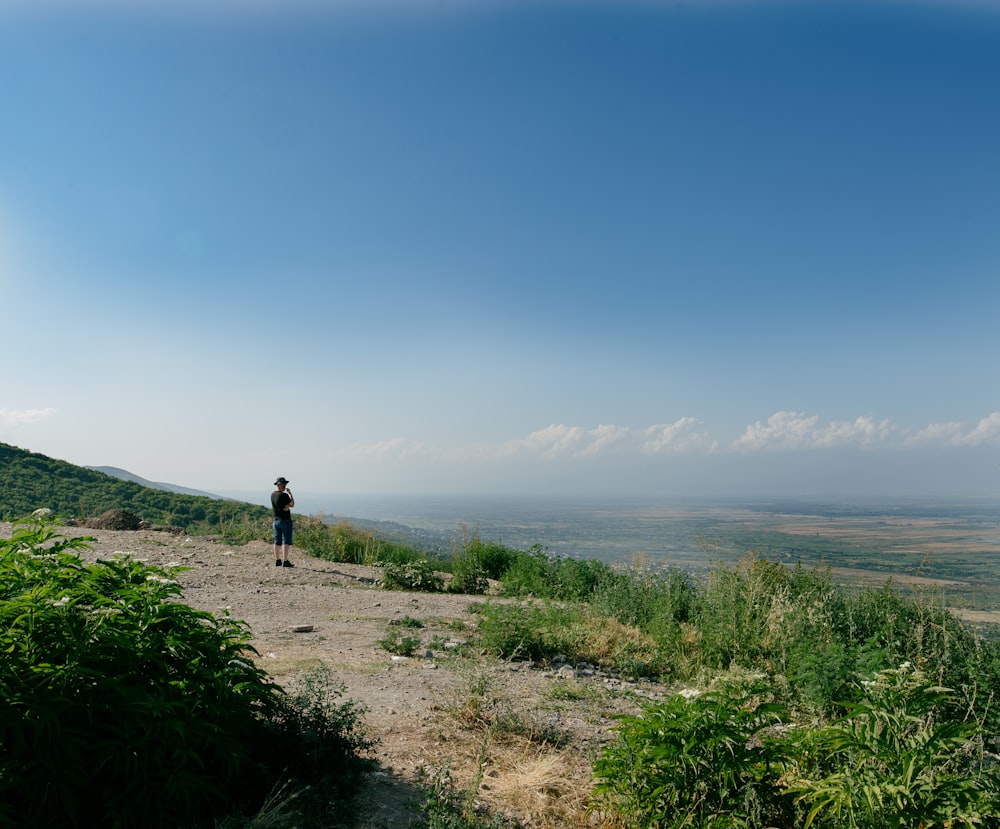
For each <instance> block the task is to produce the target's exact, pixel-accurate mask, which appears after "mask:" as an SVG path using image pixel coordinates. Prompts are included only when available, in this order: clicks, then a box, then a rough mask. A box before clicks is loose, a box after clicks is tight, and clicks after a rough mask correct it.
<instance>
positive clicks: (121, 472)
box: [84, 466, 223, 498]
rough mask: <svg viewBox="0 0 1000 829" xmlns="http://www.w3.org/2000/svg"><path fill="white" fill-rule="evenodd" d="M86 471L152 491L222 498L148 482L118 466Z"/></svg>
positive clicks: (100, 467) (172, 485)
mask: <svg viewBox="0 0 1000 829" xmlns="http://www.w3.org/2000/svg"><path fill="white" fill-rule="evenodd" d="M84 469H93V470H94V471H95V472H103V473H104V474H105V475H110V476H111V477H112V478H120V479H121V480H123V481H131V482H132V483H134V484H139V486H146V487H149V488H150V489H162V490H163V491H164V492H176V493H177V494H178V495H200V496H202V497H203V498H222V497H223V496H221V495H214V494H213V493H211V492H203V491H202V490H200V489H189V488H188V487H186V486H177V484H165V483H163V482H162V481H147V480H146V479H145V478H140V477H139V476H138V475H136V474H134V473H132V472H129V471H128V470H127V469H119V468H118V467H117V466H85V467H84Z"/></svg>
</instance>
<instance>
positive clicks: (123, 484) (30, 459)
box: [0, 443, 270, 531]
mask: <svg viewBox="0 0 1000 829" xmlns="http://www.w3.org/2000/svg"><path fill="white" fill-rule="evenodd" d="M119 471H121V470H119ZM126 474H127V473H126ZM133 477H136V476H133ZM141 480H142V479H141V478H139V479H137V480H123V479H122V478H121V477H119V476H116V475H109V474H106V473H105V472H103V471H101V470H100V469H94V468H88V467H85V466H76V465H74V464H71V463H67V462H66V461H60V460H56V459H55V458H50V457H48V456H46V455H40V454H38V453H36V452H29V451H27V450H26V449H19V448H18V447H16V446H10V445H8V444H6V443H0V520H4V521H11V520H14V519H17V518H24V517H25V516H27V515H30V514H31V513H32V512H34V511H35V510H36V509H41V508H48V509H50V510H52V511H53V512H54V513H55V514H56V515H59V516H61V517H63V518H93V517H97V516H99V515H102V514H103V513H105V512H107V511H108V510H112V509H123V510H128V511H129V512H132V513H135V514H136V515H138V516H139V517H140V518H142V519H143V520H145V521H147V522H149V523H150V524H164V525H169V526H175V527H183V528H184V529H186V530H192V531H193V530H197V529H202V530H205V529H207V530H211V529H212V528H214V527H217V526H218V525H219V524H220V523H221V522H223V521H227V520H233V519H235V518H238V517H242V516H249V517H252V518H256V517H261V518H263V517H266V516H267V515H268V514H269V513H270V510H269V509H267V508H265V507H262V506H260V505H257V504H249V503H244V502H242V501H232V500H229V499H223V498H220V497H219V496H215V495H208V494H207V493H206V494H189V493H194V492H196V490H187V491H175V490H166V489H164V488H162V487H163V486H164V485H156V484H151V483H150V482H148V481H147V482H145V483H139V482H138V481H141ZM176 489H178V490H183V488H182V487H177V488H176Z"/></svg>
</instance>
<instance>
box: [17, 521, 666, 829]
mask: <svg viewBox="0 0 1000 829" xmlns="http://www.w3.org/2000/svg"><path fill="white" fill-rule="evenodd" d="M10 531H11V528H10V525H9V524H0V535H2V536H9V534H10ZM63 532H64V533H65V534H66V535H69V536H79V535H86V536H88V537H90V538H91V539H92V541H90V542H89V550H87V551H86V552H85V553H84V556H85V557H86V558H90V559H96V558H109V557H112V556H114V555H116V554H129V555H132V556H135V557H137V558H139V559H142V560H144V561H145V562H147V563H148V564H151V565H155V566H160V567H172V566H178V565H179V566H183V567H184V568H187V569H186V570H184V571H183V572H182V573H181V574H180V575H179V576H178V579H179V581H180V583H181V585H182V587H183V591H184V600H185V601H186V602H187V603H188V604H190V605H191V606H193V607H196V608H199V609H204V610H210V611H213V612H221V611H223V610H224V609H228V610H229V612H230V613H231V614H232V616H233V617H234V618H237V619H242V620H244V621H245V622H247V623H248V625H249V626H250V629H251V631H252V632H253V645H254V647H255V648H256V650H257V651H258V653H259V660H260V663H261V665H262V666H263V667H264V668H265V669H266V670H267V671H268V672H269V673H270V674H271V675H272V676H273V677H275V679H276V680H277V681H279V682H281V683H282V684H283V685H286V686H287V687H294V685H295V683H296V682H297V681H298V680H299V679H300V678H301V677H302V676H303V674H304V673H305V672H307V671H308V670H310V669H312V668H315V667H317V666H319V665H321V664H323V665H326V666H328V667H329V668H330V669H331V670H332V672H333V676H334V678H335V681H336V682H337V683H341V684H342V685H343V686H344V692H343V696H344V698H345V699H349V700H353V701H355V702H357V704H358V705H359V706H360V707H361V708H362V709H363V714H362V716H361V721H362V723H363V725H364V729H365V731H366V733H367V734H368V735H369V736H370V737H372V738H374V739H375V740H376V741H377V743H376V746H375V748H374V751H373V755H374V757H375V759H376V760H377V762H378V771H377V772H376V774H374V775H373V776H372V778H371V780H370V782H369V788H368V790H367V791H365V792H363V793H361V797H360V798H359V801H358V802H359V804H362V808H361V809H360V812H361V816H360V821H359V826H360V827H361V828H362V829H388V828H389V827H407V826H408V825H409V824H410V821H411V819H412V818H413V817H414V816H415V815H416V814H417V808H416V805H415V804H416V803H417V802H418V801H419V800H420V798H421V791H422V790H421V787H420V785H419V783H420V780H421V779H422V778H421V769H423V770H425V771H429V772H430V773H432V774H435V773H437V774H440V773H443V772H445V771H447V772H448V773H449V774H450V776H451V779H452V780H453V786H454V788H455V790H456V791H457V792H459V793H462V794H463V795H464V796H468V797H469V799H470V802H471V800H472V799H474V800H475V802H476V803H477V804H481V805H486V806H488V807H489V808H490V809H492V810H493V811H495V812H501V813H507V814H510V815H513V816H515V817H517V818H518V819H519V820H521V821H523V823H524V825H526V826H532V827H556V826H584V825H590V824H588V822H587V818H586V817H585V816H584V813H585V799H586V794H587V791H588V790H589V781H590V761H591V759H592V758H593V756H594V754H595V752H596V751H597V750H598V749H599V747H600V745H602V744H603V743H604V742H605V741H606V740H608V739H609V738H610V737H611V736H612V729H613V727H614V724H615V718H616V716H617V715H619V714H622V713H634V712H636V711H637V710H638V709H639V706H640V705H641V703H642V702H643V701H644V700H646V699H648V698H649V697H651V696H656V695H658V694H659V693H660V692H661V691H662V689H659V688H656V687H653V686H650V685H647V684H634V683H628V682H624V681H622V680H620V679H618V678H615V677H612V676H607V675H604V674H601V673H600V672H596V671H593V670H592V669H590V668H589V667H588V666H571V665H565V664H556V665H552V666H537V665H529V664H527V663H524V662H503V661H497V660H495V659H492V658H489V657H488V656H486V655H485V654H482V653H480V651H479V650H478V648H477V646H476V625H477V615H476V613H475V612H474V610H475V606H476V605H477V604H480V603H482V602H483V601H486V600H487V599H486V598H485V597H482V596H463V595H452V594H430V593H406V592H398V591H388V590H384V589H382V588H380V587H379V586H378V581H377V580H378V576H379V572H378V570H377V569H375V568H371V567H363V566H357V565H348V564H341V563H335V562H329V561H324V560H320V559H316V558H311V557H309V556H306V555H304V554H303V553H302V552H301V551H300V550H298V549H294V550H293V561H294V564H295V567H293V568H283V567H282V568H277V567H275V566H274V559H273V554H272V547H271V545H269V544H267V543H264V542H253V543H251V544H248V545H245V546H242V547H232V546H227V545H225V544H222V543H220V542H219V541H218V540H215V539H212V538H205V537H188V536H185V535H175V534H171V533H168V532H163V531H156V530H146V529H140V530H102V529H89V528H76V527H67V528H65V529H64V530H63ZM489 600H491V601H495V600H497V599H489ZM404 620H405V621H410V620H417V621H419V622H420V623H422V625H423V627H420V628H412V627H408V626H404V625H400V624H399V623H400V622H401V621H404ZM397 632H398V633H401V634H403V635H407V636H419V637H420V641H421V644H420V647H419V648H418V649H417V651H416V655H414V656H411V657H409V658H404V657H401V656H399V655H397V654H393V653H391V652H390V651H389V650H387V649H386V648H385V647H384V646H383V645H382V644H380V641H381V640H385V639H386V638H387V637H390V636H391V635H392V634H393V633H397ZM423 779H426V778H423Z"/></svg>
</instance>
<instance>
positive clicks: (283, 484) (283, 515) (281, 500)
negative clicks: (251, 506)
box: [271, 477, 295, 567]
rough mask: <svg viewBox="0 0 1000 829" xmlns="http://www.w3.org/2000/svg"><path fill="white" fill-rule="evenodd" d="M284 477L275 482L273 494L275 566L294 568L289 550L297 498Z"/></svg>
mask: <svg viewBox="0 0 1000 829" xmlns="http://www.w3.org/2000/svg"><path fill="white" fill-rule="evenodd" d="M288 483H289V482H288V480H287V479H286V478H284V477H282V478H278V480H276V481H275V482H274V487H275V489H274V492H272V493H271V509H272V510H273V511H274V566H275V567H294V566H295V565H294V564H292V562H290V561H289V560H288V548H289V547H291V546H292V507H294V506H295V498H294V496H293V495H292V491H291V490H290V489H289V488H288Z"/></svg>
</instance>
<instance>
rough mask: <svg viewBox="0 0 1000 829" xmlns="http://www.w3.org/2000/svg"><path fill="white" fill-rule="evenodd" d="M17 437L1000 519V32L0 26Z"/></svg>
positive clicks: (443, 24)
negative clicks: (952, 506)
mask: <svg viewBox="0 0 1000 829" xmlns="http://www.w3.org/2000/svg"><path fill="white" fill-rule="evenodd" d="M0 77H3V78H4V79H5V82H4V84H3V89H2V91H0V102H2V109H0V111H2V113H3V116H2V117H3V121H4V125H3V129H2V130H0V290H2V296H3V297H4V305H5V311H6V313H5V314H4V326H3V330H4V334H5V339H6V341H7V343H6V348H5V349H4V350H3V356H2V358H0V360H2V363H0V365H2V375H3V378H4V380H3V383H2V386H0V441H4V442H7V443H12V444H14V445H17V446H21V447H23V448H26V449H30V450H32V451H36V452H41V453H43V454H47V455H51V456H54V457H58V458H62V459H65V460H69V461H71V462H73V463H78V464H85V465H112V466H120V467H124V468H126V469H129V470H130V471H132V472H135V473H137V474H139V475H142V476H143V477H146V478H150V479H153V480H161V481H170V482H174V483H180V484H184V485H187V486H193V487H197V488H201V489H208V490H212V491H219V492H229V491H244V490H254V489H256V488H258V487H262V488H263V490H264V491H265V492H266V491H268V490H269V489H270V484H271V482H272V481H273V479H274V477H275V476H276V475H279V474H280V475H285V476H287V477H288V478H290V479H291V480H292V481H293V482H294V483H293V487H294V488H296V489H297V490H298V491H299V492H306V491H311V492H324V493H336V492H345V493H346V492H360V493H365V492H367V493H412V492H429V493H449V494H451V493H483V494H493V493H495V494H550V495H567V494H570V495H571V494H584V493H586V494H600V495H604V494H640V493H641V494H651V495H661V494H662V495H665V496H668V495H682V494H683V495H744V494H759V495H763V494H788V493H791V494H823V495H827V494H844V495H852V494H853V495H860V494H879V495H889V496H893V495H900V496H902V495H910V494H928V495H935V496H936V495H953V494H954V495H959V494H960V495H985V496H988V497H997V496H1000V451H998V450H1000V399H998V383H997V364H998V358H1000V333H998V331H997V321H998V300H1000V278H998V277H1000V108H998V107H997V106H996V96H997V89H998V88H1000V10H998V9H997V7H996V6H995V5H993V4H991V3H973V2H967V3H960V2H959V3H956V2H949V3H944V2H941V3H929V2H924V3H917V2H914V3H904V2H889V1H888V0H887V1H886V2H866V3H857V4H852V3H850V2H837V3H826V2H804V1H803V2H796V3H772V2H764V1H763V0H761V2H753V0H745V2H739V3H736V2H732V3H727V2H722V1H721V0H706V2H697V3H696V2H687V3H683V2H656V0H646V2H634V3H629V2H620V3H608V2H574V1H573V0H561V2H537V3H515V2H510V3H493V2H485V0H482V1H481V2H480V1H477V0H467V1H466V2H453V3H449V2H429V0H428V2H422V0H414V2H408V3H402V2H399V3H394V2H388V0H385V1H384V2H374V3H366V4H361V3H350V2H306V0H301V2H295V1H294V0H293V2H281V3H279V2H278V0H274V2H270V0H257V1H256V2H254V3H247V4H244V3H236V2H221V0H216V2H214V3H213V2H211V0H207V1H206V2H199V3H194V2H191V3H184V2H165V0H164V2H159V1H158V0H146V2H133V3H125V2H119V3H115V2H110V0H107V1H106V2H98V0H90V1H89V2H88V0H79V1H78V2H74V3H72V4H70V3H65V4H63V3H59V2H55V0H40V2H33V3H30V4H29V3H27V2H18V0H7V2H0Z"/></svg>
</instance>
